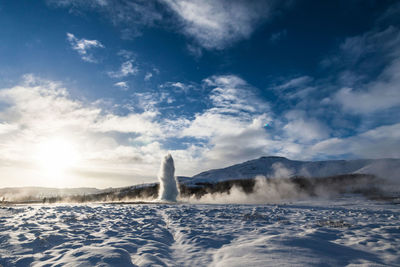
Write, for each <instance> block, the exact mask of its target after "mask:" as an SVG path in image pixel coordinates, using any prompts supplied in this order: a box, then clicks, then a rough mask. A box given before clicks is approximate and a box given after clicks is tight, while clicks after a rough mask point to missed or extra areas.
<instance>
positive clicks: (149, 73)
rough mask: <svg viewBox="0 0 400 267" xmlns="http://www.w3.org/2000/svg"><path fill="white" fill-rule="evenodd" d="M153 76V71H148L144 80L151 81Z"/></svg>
mask: <svg viewBox="0 0 400 267" xmlns="http://www.w3.org/2000/svg"><path fill="white" fill-rule="evenodd" d="M151 77H153V73H151V72H147V73H146V75H145V76H144V80H145V81H150V79H151Z"/></svg>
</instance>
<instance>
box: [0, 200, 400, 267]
mask: <svg viewBox="0 0 400 267" xmlns="http://www.w3.org/2000/svg"><path fill="white" fill-rule="evenodd" d="M0 229H1V230H0V264H1V265H2V266H4V267H5V266H29V265H32V266H95V265H96V266H136V265H137V266H346V265H347V266H357V265H365V266H399V265H400V205H395V204H388V203H386V204H384V203H379V202H373V201H368V200H364V199H361V198H357V197H353V196H348V197H342V198H340V199H336V200H329V201H328V200H325V201H322V200H308V201H301V202H295V203H287V204H278V205H275V204H269V205H211V204H210V205H205V204H202V205H193V204H175V205H173V204H171V205H167V204H140V205H136V204H123V205H121V204H89V205H72V204H71V205H66V204H65V205H61V204H58V205H31V206H29V205H19V206H11V207H1V208H0Z"/></svg>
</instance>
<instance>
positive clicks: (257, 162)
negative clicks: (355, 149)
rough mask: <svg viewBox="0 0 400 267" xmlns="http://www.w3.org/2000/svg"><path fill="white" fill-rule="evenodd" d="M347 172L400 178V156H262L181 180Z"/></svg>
mask: <svg viewBox="0 0 400 267" xmlns="http://www.w3.org/2000/svg"><path fill="white" fill-rule="evenodd" d="M343 174H373V175H376V176H379V177H381V178H388V179H397V180H398V176H399V174H400V159H359V160H327V161H297V160H290V159H287V158H284V157H275V156H272V157H261V158H259V159H254V160H250V161H246V162H243V163H240V164H236V165H233V166H230V167H226V168H222V169H214V170H209V171H205V172H202V173H199V174H197V175H194V176H193V177H191V178H187V177H182V178H181V179H180V181H181V182H182V183H185V184H188V185H189V184H198V183H217V182H221V181H226V180H236V179H250V178H254V177H256V176H260V175H261V176H265V177H269V178H290V177H294V176H302V177H327V176H334V175H343Z"/></svg>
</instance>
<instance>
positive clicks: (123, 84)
mask: <svg viewBox="0 0 400 267" xmlns="http://www.w3.org/2000/svg"><path fill="white" fill-rule="evenodd" d="M114 86H116V87H119V88H121V90H124V91H127V90H128V89H129V85H128V83H127V82H117V83H114Z"/></svg>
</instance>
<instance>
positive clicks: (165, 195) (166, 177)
mask: <svg viewBox="0 0 400 267" xmlns="http://www.w3.org/2000/svg"><path fill="white" fill-rule="evenodd" d="M174 173H175V167H174V160H173V158H172V156H171V154H168V155H166V156H165V157H164V159H163V161H162V162H161V166H160V173H159V175H158V179H159V180H160V191H159V194H158V196H159V200H161V201H172V202H176V198H177V197H178V194H179V191H178V186H177V181H176V179H175V176H174Z"/></svg>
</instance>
